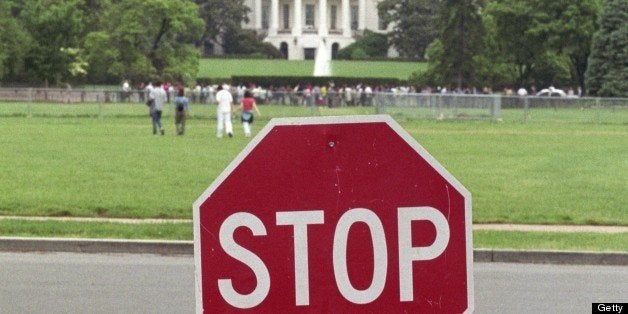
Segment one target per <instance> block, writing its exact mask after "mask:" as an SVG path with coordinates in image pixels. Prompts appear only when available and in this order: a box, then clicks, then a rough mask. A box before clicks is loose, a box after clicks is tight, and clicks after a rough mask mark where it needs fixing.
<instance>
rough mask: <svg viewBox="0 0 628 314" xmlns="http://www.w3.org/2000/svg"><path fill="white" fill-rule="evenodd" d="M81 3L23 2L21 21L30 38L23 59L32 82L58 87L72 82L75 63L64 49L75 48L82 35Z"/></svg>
mask: <svg viewBox="0 0 628 314" xmlns="http://www.w3.org/2000/svg"><path fill="white" fill-rule="evenodd" d="M80 2H81V0H66V1H55V0H32V1H24V2H23V3H22V5H23V7H22V8H21V12H20V20H21V22H22V25H23V27H24V29H25V30H26V31H27V32H28V33H29V34H30V38H31V39H32V41H31V45H30V47H29V49H28V52H27V53H26V56H25V58H24V60H25V61H24V64H25V73H26V75H27V76H28V77H31V78H32V79H33V80H35V81H39V82H42V81H45V82H47V83H58V82H61V81H68V80H70V79H71V78H72V74H71V73H70V68H71V64H72V62H73V61H74V60H73V59H72V56H71V55H69V54H68V53H67V52H66V51H64V49H67V48H78V47H79V43H80V36H79V35H80V34H81V32H82V27H83V22H82V12H81V11H80V10H79V9H78V8H77V5H78V4H79V3H80Z"/></svg>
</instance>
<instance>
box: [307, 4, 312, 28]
mask: <svg viewBox="0 0 628 314" xmlns="http://www.w3.org/2000/svg"><path fill="white" fill-rule="evenodd" d="M305 27H307V28H314V5H313V4H306V5H305Z"/></svg>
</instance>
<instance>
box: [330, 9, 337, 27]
mask: <svg viewBox="0 0 628 314" xmlns="http://www.w3.org/2000/svg"><path fill="white" fill-rule="evenodd" d="M330 9H331V12H330V14H329V15H330V17H329V20H330V22H331V26H329V29H336V17H337V15H338V7H337V6H335V5H332V6H331V8H330Z"/></svg>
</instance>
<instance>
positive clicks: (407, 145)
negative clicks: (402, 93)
mask: <svg viewBox="0 0 628 314" xmlns="http://www.w3.org/2000/svg"><path fill="white" fill-rule="evenodd" d="M194 244H195V260H196V293H197V297H196V299H197V312H203V311H207V312H216V313H223V312H234V311H240V310H247V309H248V310H251V311H254V312H273V313H277V312H281V313H291V312H299V311H308V312H338V313H350V312H413V313H423V312H428V313H433V312H438V313H461V312H472V311H473V275H472V263H473V250H472V240H471V195H470V193H469V192H468V191H467V190H466V189H465V188H464V187H463V186H462V185H461V184H460V183H459V182H458V181H457V180H456V179H455V178H454V177H453V176H451V174H449V172H447V171H446V170H445V169H444V168H443V167H442V166H441V165H440V164H439V163H438V162H437V161H436V160H434V158H433V157H431V156H430V155H429V154H428V153H427V152H426V151H425V149H424V148H423V147H421V146H420V145H419V144H418V143H417V142H416V141H415V140H414V139H413V138H412V137H411V136H410V135H409V134H408V133H407V132H405V131H404V130H403V129H402V128H401V126H399V125H398V124H397V123H396V122H395V121H394V120H392V119H391V118H390V117H388V116H367V117H364V116H363V117H327V118H302V119H273V120H272V121H271V122H270V123H269V124H268V125H266V127H265V128H264V129H263V130H262V131H260V134H259V135H258V136H257V137H256V138H255V139H254V140H253V141H252V142H251V143H250V144H249V145H248V146H247V147H246V148H245V149H244V151H243V152H242V153H240V155H238V157H237V158H236V159H235V160H234V161H233V162H232V163H231V164H230V165H229V166H228V167H227V169H226V170H225V171H224V172H223V173H222V174H221V175H220V176H219V177H218V178H217V179H216V180H215V181H214V182H213V183H212V185H211V186H210V187H209V188H208V189H207V190H206V191H205V192H204V193H203V195H202V196H201V197H200V198H199V199H198V200H197V201H196V203H195V204H194Z"/></svg>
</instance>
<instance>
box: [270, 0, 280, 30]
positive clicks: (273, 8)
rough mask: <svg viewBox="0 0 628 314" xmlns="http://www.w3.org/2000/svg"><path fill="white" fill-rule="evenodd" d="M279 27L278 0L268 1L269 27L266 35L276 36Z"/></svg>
mask: <svg viewBox="0 0 628 314" xmlns="http://www.w3.org/2000/svg"><path fill="white" fill-rule="evenodd" d="M277 29H279V0H271V1H270V29H269V30H268V35H270V36H276V35H277Z"/></svg>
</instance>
